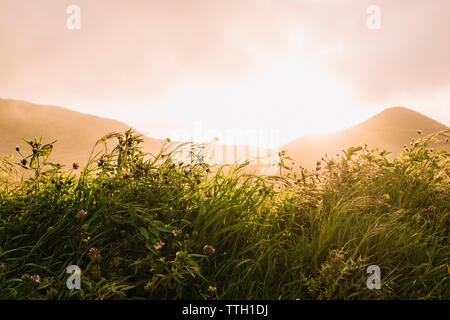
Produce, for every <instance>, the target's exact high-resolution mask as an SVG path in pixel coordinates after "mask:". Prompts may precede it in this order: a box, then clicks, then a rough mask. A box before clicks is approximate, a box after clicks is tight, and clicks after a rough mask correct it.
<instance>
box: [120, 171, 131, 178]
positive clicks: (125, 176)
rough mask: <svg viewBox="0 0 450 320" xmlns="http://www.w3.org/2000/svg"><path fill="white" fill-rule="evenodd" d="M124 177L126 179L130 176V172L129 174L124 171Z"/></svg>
mask: <svg viewBox="0 0 450 320" xmlns="http://www.w3.org/2000/svg"><path fill="white" fill-rule="evenodd" d="M122 177H123V178H124V179H125V180H126V179H128V178H129V177H130V174H128V173H127V172H124V173H122Z"/></svg>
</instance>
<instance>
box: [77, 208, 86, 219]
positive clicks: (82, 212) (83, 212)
mask: <svg viewBox="0 0 450 320" xmlns="http://www.w3.org/2000/svg"><path fill="white" fill-rule="evenodd" d="M86 216H87V212H86V211H84V210H83V209H81V210H80V211H78V213H77V217H78V218H82V217H86Z"/></svg>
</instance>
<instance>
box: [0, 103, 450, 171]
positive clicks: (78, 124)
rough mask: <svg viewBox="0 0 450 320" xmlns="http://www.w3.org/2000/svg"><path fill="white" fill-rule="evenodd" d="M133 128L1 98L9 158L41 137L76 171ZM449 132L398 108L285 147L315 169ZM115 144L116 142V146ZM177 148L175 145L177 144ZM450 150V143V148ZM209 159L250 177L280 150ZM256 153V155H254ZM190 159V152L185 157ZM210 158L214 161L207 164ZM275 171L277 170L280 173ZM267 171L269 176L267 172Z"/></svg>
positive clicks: (154, 147) (151, 142)
mask: <svg viewBox="0 0 450 320" xmlns="http://www.w3.org/2000/svg"><path fill="white" fill-rule="evenodd" d="M129 128H130V127H129V126H128V125H127V124H125V123H123V122H120V121H116V120H111V119H105V118H101V117H97V116H93V115H88V114H83V113H79V112H76V111H71V110H68V109H65V108H61V107H55V106H44V105H37V104H33V103H29V102H25V101H18V100H7V99H0V135H1V138H0V157H3V156H5V155H8V154H10V153H12V154H14V155H16V159H17V156H18V155H17V153H16V152H15V147H16V146H17V145H18V146H20V147H21V148H22V149H26V143H25V142H24V141H23V138H28V139H32V138H37V137H42V138H43V141H44V142H51V141H54V140H57V142H56V144H55V149H54V151H53V154H52V157H51V158H50V161H52V162H58V163H62V164H65V165H68V166H71V165H72V163H74V162H78V163H79V164H80V165H84V164H86V162H87V160H88V158H89V155H90V153H91V150H92V148H93V146H94V144H95V142H96V141H97V140H98V139H100V138H101V137H103V136H105V135H106V134H107V133H110V132H124V131H126V130H128V129H129ZM445 129H448V127H447V126H445V125H443V124H441V123H439V122H437V121H435V120H433V119H431V118H429V117H426V116H424V115H422V114H420V113H418V112H415V111H413V110H410V109H407V108H403V107H394V108H389V109H386V110H384V111H383V112H381V113H379V114H377V115H375V116H374V117H372V118H370V119H368V120H366V121H364V122H362V123H360V124H358V125H356V126H354V127H352V128H350V129H346V130H343V131H340V132H337V133H333V134H322V135H309V136H305V137H302V138H299V139H297V140H295V141H292V142H291V143H288V144H286V145H284V146H281V147H280V149H279V150H287V151H288V155H289V156H290V157H291V158H293V159H294V160H295V161H296V163H297V164H299V165H302V166H304V167H306V168H314V167H315V164H316V161H317V160H319V159H320V158H321V157H323V156H324V155H325V154H328V155H329V156H330V157H332V156H333V155H336V154H337V153H340V152H341V151H342V150H344V149H347V148H349V147H351V146H358V145H364V144H367V145H369V146H370V147H372V148H374V147H378V148H379V149H381V150H384V149H385V150H387V151H390V152H392V153H393V155H396V154H398V153H399V152H400V151H401V150H402V148H403V146H404V145H407V144H409V142H410V141H411V139H412V138H417V137H419V135H418V130H421V131H422V134H421V136H425V135H427V134H430V133H435V132H437V131H440V130H445ZM143 139H144V143H143V145H142V146H143V149H144V151H145V152H151V153H157V152H159V151H160V148H161V142H162V141H161V140H159V139H154V138H149V137H146V136H144V137H143ZM112 143H115V141H113V142H112ZM176 144H177V143H174V145H176ZM449 145H450V144H449ZM203 147H204V154H205V155H207V156H205V158H206V160H207V161H208V162H209V161H212V162H215V163H219V164H221V163H225V162H231V163H233V162H235V161H240V162H242V161H243V160H245V159H246V158H249V157H250V158H251V159H253V160H254V159H255V158H256V157H257V156H260V157H261V159H263V160H258V161H254V162H253V164H252V165H250V166H249V167H247V170H246V171H248V172H253V173H258V172H260V170H262V172H265V170H267V168H269V167H270V163H272V162H273V163H276V162H278V161H277V159H276V157H275V158H271V159H270V161H268V160H269V158H268V155H269V154H270V153H272V155H275V154H277V151H276V150H268V149H264V148H257V149H255V148H249V146H232V145H221V144H211V145H208V144H204V146H203ZM250 149H251V150H250ZM184 156H186V153H185V155H184ZM208 158H210V159H208ZM275 171H276V168H275ZM266 172H267V171H266Z"/></svg>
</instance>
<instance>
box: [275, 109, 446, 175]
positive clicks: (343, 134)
mask: <svg viewBox="0 0 450 320" xmlns="http://www.w3.org/2000/svg"><path fill="white" fill-rule="evenodd" d="M447 128H448V127H447V126H445V125H443V124H441V123H439V122H437V121H435V120H433V119H431V118H429V117H427V116H424V115H422V114H420V113H418V112H416V111H413V110H410V109H407V108H404V107H393V108H389V109H386V110H384V111H382V112H381V113H379V114H377V115H375V116H374V117H372V118H370V119H368V120H366V121H364V122H362V123H360V124H358V125H356V126H354V127H352V128H349V129H346V130H343V131H339V132H337V133H332V134H321V135H310V136H305V137H302V138H299V139H297V140H294V141H292V142H290V143H288V144H286V145H283V146H282V147H281V149H283V150H287V151H288V155H290V156H291V158H293V159H294V160H295V161H296V162H297V163H298V164H300V165H302V166H304V167H306V168H313V167H314V166H315V163H316V161H317V160H319V159H320V158H321V157H323V156H324V155H325V154H328V155H329V157H332V156H335V155H336V154H337V153H340V152H341V151H342V150H344V149H347V148H349V147H351V146H358V145H364V144H367V145H368V146H369V147H372V148H375V147H378V148H380V150H387V151H390V152H392V154H393V155H397V154H399V153H400V152H401V150H402V149H403V147H404V145H408V144H409V143H410V141H411V139H412V138H418V137H419V134H418V130H421V132H422V133H421V135H420V136H425V135H428V134H431V133H435V132H437V131H440V130H445V129H447Z"/></svg>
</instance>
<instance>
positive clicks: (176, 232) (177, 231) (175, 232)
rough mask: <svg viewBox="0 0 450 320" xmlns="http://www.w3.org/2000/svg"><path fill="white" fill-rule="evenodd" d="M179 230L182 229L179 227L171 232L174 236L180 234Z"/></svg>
mask: <svg viewBox="0 0 450 320" xmlns="http://www.w3.org/2000/svg"><path fill="white" fill-rule="evenodd" d="M181 232H182V231H181V230H180V229H175V230H172V234H173V236H174V237H178V236H179V235H180V234H181Z"/></svg>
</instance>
